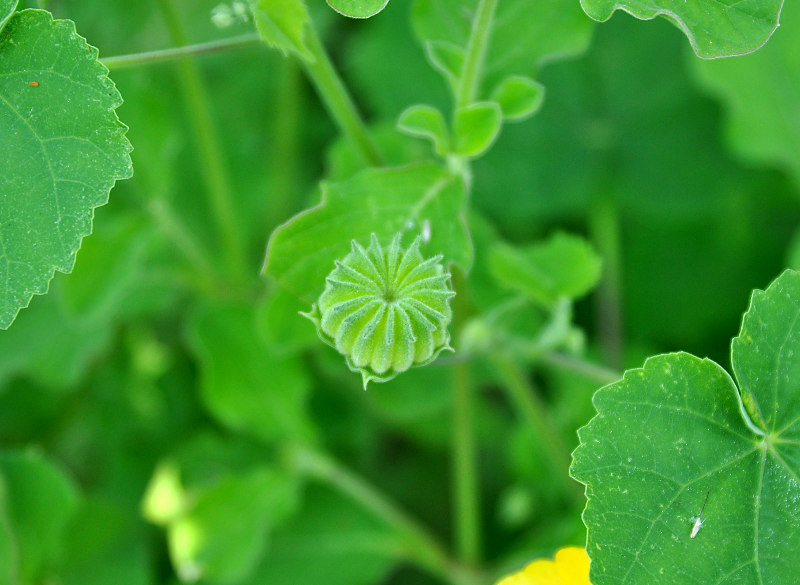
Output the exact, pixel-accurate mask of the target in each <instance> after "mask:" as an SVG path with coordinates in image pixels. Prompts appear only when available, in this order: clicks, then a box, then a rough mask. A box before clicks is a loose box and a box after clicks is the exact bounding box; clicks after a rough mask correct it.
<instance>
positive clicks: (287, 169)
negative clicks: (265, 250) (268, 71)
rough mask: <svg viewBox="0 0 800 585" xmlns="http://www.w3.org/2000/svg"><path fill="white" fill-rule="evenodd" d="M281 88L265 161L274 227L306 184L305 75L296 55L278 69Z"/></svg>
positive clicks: (271, 225) (270, 225) (269, 221)
mask: <svg viewBox="0 0 800 585" xmlns="http://www.w3.org/2000/svg"><path fill="white" fill-rule="evenodd" d="M276 77H277V81H278V89H277V91H276V92H275V95H274V103H273V107H274V111H275V113H276V114H275V116H274V124H273V126H272V129H271V130H270V141H269V144H270V152H269V154H270V156H269V158H268V159H267V160H266V161H265V165H267V176H268V177H269V178H270V183H271V197H270V205H269V210H268V212H267V226H265V227H266V228H267V229H265V233H269V232H270V231H272V230H273V229H274V228H275V226H276V225H277V224H279V223H281V222H283V221H286V217H287V216H288V215H289V214H290V213H291V212H292V208H293V196H294V195H295V193H297V192H298V186H299V185H301V184H302V180H301V176H300V173H299V172H298V163H299V160H300V156H301V147H300V133H299V132H298V129H299V128H301V127H302V124H301V122H302V116H303V111H304V105H305V104H304V103H303V99H304V97H305V93H304V92H303V91H302V85H301V84H302V82H303V76H302V74H301V71H300V68H299V67H298V66H297V62H296V61H295V60H294V59H284V60H283V62H282V63H281V66H280V70H279V71H277V72H276Z"/></svg>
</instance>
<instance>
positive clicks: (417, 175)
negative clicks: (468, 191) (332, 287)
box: [265, 163, 472, 304]
mask: <svg viewBox="0 0 800 585" xmlns="http://www.w3.org/2000/svg"><path fill="white" fill-rule="evenodd" d="M464 206H465V195H464V189H463V186H462V184H461V182H460V181H459V180H458V179H456V178H454V177H453V176H452V175H450V174H449V173H448V172H447V170H445V169H444V168H443V167H441V166H440V165H438V164H434V163H424V164H419V165H413V166H408V167H399V168H389V169H367V170H365V171H362V172H360V173H358V174H357V175H355V176H353V177H352V178H350V179H348V180H346V181H342V182H339V183H323V184H322V202H321V203H320V204H319V205H317V206H316V207H314V208H313V209H309V210H307V211H304V212H302V213H300V214H298V215H296V216H295V217H293V218H292V219H290V220H289V221H288V222H286V223H285V224H284V225H282V226H281V227H280V228H278V229H277V230H275V231H274V232H273V234H272V237H271V238H270V242H269V245H268V247H267V259H266V264H265V272H266V273H267V274H268V275H270V276H272V277H273V278H275V280H277V281H278V282H279V283H280V284H281V285H282V286H284V287H286V289H288V290H289V291H290V292H292V293H293V294H295V295H296V296H298V297H300V298H301V299H303V300H304V301H305V302H307V303H309V304H310V303H313V302H316V300H317V297H318V296H319V295H320V294H321V293H322V289H323V288H324V286H325V276H326V275H327V274H328V273H329V272H330V271H331V270H332V269H333V266H334V264H333V262H334V260H336V259H337V258H342V257H344V256H345V255H346V254H347V253H348V252H349V251H350V243H351V241H352V240H354V239H355V240H358V241H359V242H360V243H362V244H365V245H366V243H367V242H369V237H370V234H371V233H375V234H376V235H377V236H378V238H379V239H381V240H382V241H385V242H388V241H389V240H391V238H392V237H393V236H394V235H395V234H396V233H398V232H403V233H404V238H403V240H404V241H403V245H405V246H407V245H408V244H409V243H410V242H411V240H412V239H413V238H414V237H415V236H417V235H419V234H420V232H421V231H423V230H424V229H426V228H425V226H429V228H427V229H429V231H430V241H429V242H428V243H427V244H425V245H423V246H422V252H423V255H424V256H426V257H430V256H434V255H436V254H443V255H444V258H445V261H446V262H454V263H456V264H458V265H459V266H461V267H462V268H464V269H468V268H469V266H470V265H471V263H472V243H471V241H470V238H469V233H468V231H467V228H466V223H465V220H464ZM406 234H407V235H408V238H406V237H405V235H406Z"/></svg>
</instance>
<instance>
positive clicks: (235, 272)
mask: <svg viewBox="0 0 800 585" xmlns="http://www.w3.org/2000/svg"><path fill="white" fill-rule="evenodd" d="M159 6H161V9H162V14H163V16H164V22H165V23H166V25H167V29H168V30H169V33H170V36H171V37H172V40H173V42H174V43H176V44H177V45H186V34H185V33H184V30H183V26H182V24H181V21H180V19H179V17H178V15H177V14H176V12H175V9H174V7H173V5H172V0H162V1H161V2H160V3H159ZM177 65H178V73H179V75H180V82H181V83H180V86H181V92H182V94H183V101H184V103H185V104H186V108H187V109H188V111H189V117H190V120H191V123H192V126H193V128H194V132H195V135H196V136H197V142H198V147H199V149H200V156H201V159H202V162H201V167H200V169H199V171H200V173H202V175H203V179H204V182H205V185H206V192H207V194H208V198H209V205H210V207H211V213H212V215H213V217H214V219H215V220H216V225H217V231H218V232H219V237H220V242H221V248H222V251H223V254H224V259H225V263H226V268H227V272H228V274H230V276H231V277H232V278H233V280H234V281H235V282H242V281H244V280H245V265H246V262H245V255H244V247H243V246H242V242H241V240H240V230H239V224H238V220H237V218H236V213H235V211H234V204H233V201H234V198H233V191H232V189H231V182H230V177H229V176H228V171H227V169H226V168H225V163H224V159H223V155H222V150H221V149H220V146H219V139H218V137H217V132H216V130H215V128H214V123H213V120H212V118H211V106H210V104H209V99H208V93H207V91H206V88H205V85H204V84H203V80H202V79H201V77H200V72H199V70H198V68H197V65H196V64H195V62H194V61H193V60H191V59H185V60H183V61H180V62H179V63H178V64H177Z"/></svg>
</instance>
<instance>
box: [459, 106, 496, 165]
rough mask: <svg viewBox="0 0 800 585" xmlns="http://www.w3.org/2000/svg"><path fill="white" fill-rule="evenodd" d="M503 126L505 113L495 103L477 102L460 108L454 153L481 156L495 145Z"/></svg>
mask: <svg viewBox="0 0 800 585" xmlns="http://www.w3.org/2000/svg"><path fill="white" fill-rule="evenodd" d="M502 125H503V112H502V111H501V110H500V106H498V105H497V104H496V103H494V102H477V103H474V104H471V105H469V106H466V107H464V108H460V109H459V110H458V111H457V112H456V117H455V123H454V124H453V151H454V152H455V153H456V154H459V155H461V156H466V157H470V158H473V157H476V156H480V155H481V154H483V153H484V152H486V151H487V150H489V147H490V146H491V145H492V144H493V143H494V141H495V140H496V139H497V136H498V135H499V134H500V128H501V126H502Z"/></svg>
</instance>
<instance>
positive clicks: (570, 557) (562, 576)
mask: <svg viewBox="0 0 800 585" xmlns="http://www.w3.org/2000/svg"><path fill="white" fill-rule="evenodd" d="M497 585H591V583H589V555H587V554H586V551H585V550H584V549H582V548H578V547H576V546H568V547H565V548H562V549H561V550H560V551H558V552H557V553H556V558H555V560H553V561H550V560H547V559H542V560H538V561H534V562H532V563H531V564H530V565H528V566H527V567H525V568H524V569H523V570H522V571H520V572H519V573H514V574H513V575H511V576H509V577H506V578H505V579H503V580H502V581H500V582H499V583H497Z"/></svg>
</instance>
